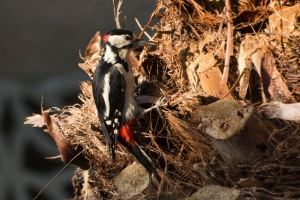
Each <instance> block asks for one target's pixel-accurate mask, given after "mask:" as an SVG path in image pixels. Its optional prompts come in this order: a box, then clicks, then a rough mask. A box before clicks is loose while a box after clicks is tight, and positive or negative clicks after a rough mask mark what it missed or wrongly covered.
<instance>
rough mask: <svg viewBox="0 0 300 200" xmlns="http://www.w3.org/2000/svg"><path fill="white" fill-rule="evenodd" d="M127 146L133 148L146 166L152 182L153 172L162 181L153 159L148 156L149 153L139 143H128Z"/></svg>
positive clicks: (134, 153) (139, 159)
mask: <svg viewBox="0 0 300 200" xmlns="http://www.w3.org/2000/svg"><path fill="white" fill-rule="evenodd" d="M127 148H128V149H129V150H131V152H132V154H133V155H134V156H135V157H136V159H137V160H138V161H139V162H140V163H141V164H142V165H143V166H144V167H145V168H146V170H147V171H148V173H149V178H150V182H152V180H151V175H152V174H153V175H154V176H155V178H156V179H157V181H158V182H159V183H160V182H161V177H160V176H159V175H158V172H157V171H156V169H155V167H154V165H153V163H152V161H151V159H150V158H149V157H148V156H147V154H146V153H145V152H144V151H143V150H142V149H141V148H140V147H139V146H138V145H137V144H136V145H128V146H127Z"/></svg>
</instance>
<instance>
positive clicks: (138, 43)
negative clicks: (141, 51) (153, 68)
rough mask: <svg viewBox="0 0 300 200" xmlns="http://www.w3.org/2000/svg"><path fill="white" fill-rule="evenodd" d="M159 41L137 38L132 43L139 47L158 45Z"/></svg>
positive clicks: (133, 45)
mask: <svg viewBox="0 0 300 200" xmlns="http://www.w3.org/2000/svg"><path fill="white" fill-rule="evenodd" d="M156 45H157V43H156V42H152V41H146V40H142V39H140V40H135V41H134V42H133V43H132V48H134V49H135V48H138V47H144V46H156Z"/></svg>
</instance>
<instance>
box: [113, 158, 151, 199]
mask: <svg viewBox="0 0 300 200" xmlns="http://www.w3.org/2000/svg"><path fill="white" fill-rule="evenodd" d="M114 184H115V186H116V187H117V190H118V193H119V197H120V198H121V199H130V198H132V197H134V196H135V197H137V196H138V199H143V197H142V196H143V195H142V196H141V194H142V193H143V191H144V190H146V189H147V188H148V185H149V175H148V172H147V171H146V169H145V168H144V167H143V166H142V165H141V164H138V163H136V162H134V163H132V164H131V165H129V166H128V167H127V168H125V169H124V170H123V171H122V172H121V173H120V174H119V175H117V176H116V178H115V180H114Z"/></svg>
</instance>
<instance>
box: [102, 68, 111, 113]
mask: <svg viewBox="0 0 300 200" xmlns="http://www.w3.org/2000/svg"><path fill="white" fill-rule="evenodd" d="M109 76H110V74H109V73H108V74H105V76H104V88H103V94H102V96H103V99H104V102H105V116H106V117H108V115H109V108H110V105H109V91H110V86H109Z"/></svg>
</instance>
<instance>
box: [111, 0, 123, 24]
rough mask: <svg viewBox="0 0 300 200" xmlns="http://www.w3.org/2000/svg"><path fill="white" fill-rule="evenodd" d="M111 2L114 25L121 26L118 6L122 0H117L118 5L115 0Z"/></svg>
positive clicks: (119, 6)
mask: <svg viewBox="0 0 300 200" xmlns="http://www.w3.org/2000/svg"><path fill="white" fill-rule="evenodd" d="M112 2H113V6H114V16H115V21H116V26H117V28H121V24H120V14H121V13H122V11H120V8H121V6H122V3H123V0H119V2H118V5H116V0H112Z"/></svg>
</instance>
